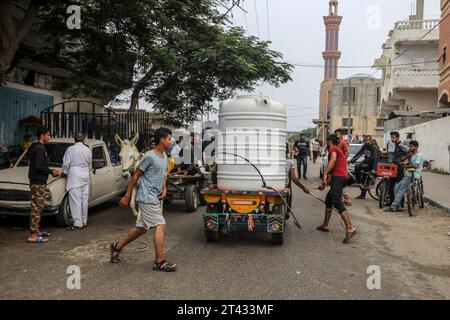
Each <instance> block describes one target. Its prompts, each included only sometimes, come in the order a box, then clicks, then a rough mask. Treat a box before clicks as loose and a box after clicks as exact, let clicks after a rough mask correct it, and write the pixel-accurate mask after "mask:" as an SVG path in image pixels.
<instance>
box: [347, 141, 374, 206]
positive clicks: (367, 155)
mask: <svg viewBox="0 0 450 320" xmlns="http://www.w3.org/2000/svg"><path fill="white" fill-rule="evenodd" d="M379 152H380V150H379V147H378V145H377V144H376V143H374V140H373V139H372V136H370V135H367V136H365V138H364V145H363V146H362V148H361V149H360V150H359V151H358V153H357V154H355V156H354V157H353V159H351V160H350V163H355V162H356V161H357V160H358V159H359V158H360V157H361V156H362V155H363V154H364V161H363V162H362V163H358V164H356V165H355V178H356V181H357V182H361V181H362V172H372V171H374V170H376V168H377V164H378V159H379ZM366 193H367V190H366V189H364V188H361V195H360V196H359V197H357V198H356V199H365V198H366Z"/></svg>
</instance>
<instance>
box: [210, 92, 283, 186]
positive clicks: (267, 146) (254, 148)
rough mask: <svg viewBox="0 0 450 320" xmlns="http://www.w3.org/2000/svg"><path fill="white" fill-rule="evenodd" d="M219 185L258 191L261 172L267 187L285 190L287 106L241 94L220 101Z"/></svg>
mask: <svg viewBox="0 0 450 320" xmlns="http://www.w3.org/2000/svg"><path fill="white" fill-rule="evenodd" d="M219 131H220V134H219V141H218V149H217V164H218V171H217V185H218V187H219V189H222V190H235V191H259V190H261V189H262V179H261V177H260V175H259V174H258V172H257V171H256V170H255V169H254V168H253V167H252V166H251V165H250V164H249V163H248V162H246V161H245V160H243V159H241V158H239V157H236V156H234V155H232V154H236V155H238V156H241V157H245V158H247V159H248V160H250V161H251V162H252V163H253V164H254V165H255V166H256V167H257V168H258V169H259V170H260V171H261V173H262V175H263V177H264V179H265V181H266V183H267V185H268V186H270V187H273V188H275V189H276V190H279V191H281V190H284V188H285V181H286V139H287V130H286V107H285V106H284V105H283V104H282V103H280V102H277V101H274V100H272V99H270V98H269V97H265V96H254V95H248V96H241V97H238V98H236V99H232V100H225V101H222V102H221V103H220V108H219ZM224 153H226V154H224Z"/></svg>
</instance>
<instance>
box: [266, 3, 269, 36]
mask: <svg viewBox="0 0 450 320" xmlns="http://www.w3.org/2000/svg"><path fill="white" fill-rule="evenodd" d="M266 14H267V19H266V20H267V40H269V41H270V23H269V21H270V20H269V0H266Z"/></svg>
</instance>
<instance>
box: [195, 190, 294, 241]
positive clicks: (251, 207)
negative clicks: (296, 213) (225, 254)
mask: <svg viewBox="0 0 450 320" xmlns="http://www.w3.org/2000/svg"><path fill="white" fill-rule="evenodd" d="M201 194H202V195H203V197H204V199H205V201H206V202H207V208H206V212H205V213H203V222H204V228H205V236H206V240H207V241H217V240H219V235H220V231H221V230H223V231H224V232H227V231H237V230H238V229H247V230H248V231H255V230H263V231H266V232H267V233H269V234H270V238H271V242H272V243H273V244H283V235H284V231H285V227H286V220H287V219H288V213H287V206H286V204H285V201H287V199H288V196H289V190H288V189H286V190H284V191H282V192H275V191H272V190H261V191H252V192H250V191H248V192H247V191H223V190H219V189H217V188H214V189H212V188H206V189H203V190H201ZM283 199H284V200H283Z"/></svg>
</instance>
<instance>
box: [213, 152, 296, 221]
mask: <svg viewBox="0 0 450 320" xmlns="http://www.w3.org/2000/svg"><path fill="white" fill-rule="evenodd" d="M222 154H226V155H230V156H235V157H237V158H241V159H243V160H245V161H247V162H248V163H249V164H250V165H251V166H252V167H253V168H255V170H256V171H257V172H258V174H259V176H260V177H261V180H262V183H263V185H262V187H263V188H265V189H268V190H273V191H275V192H276V193H277V194H278V196H279V197H280V198H281V199H282V200H283V202H284V203H285V205H286V207H287V209H288V211H289V212H290V213H291V215H292V218H293V219H294V222H293V223H294V225H295V226H296V227H297V228H299V229H301V228H302V226H301V225H300V223H299V222H298V220H297V218H296V217H295V214H294V212H292V209H291V207H290V206H289V204H288V203H287V202H286V200H285V199H284V197H283V196H282V195H281V194H280V193H279V192H278V191H277V190H275V189H274V188H272V187H270V186H268V185H267V183H266V180H265V179H264V176H263V175H262V173H261V171H259V169H258V168H257V167H256V166H255V165H254V164H253V163H252V162H251V161H250V160H248V159H247V158H245V157H243V156H240V155H237V154H235V153H228V152H222Z"/></svg>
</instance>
